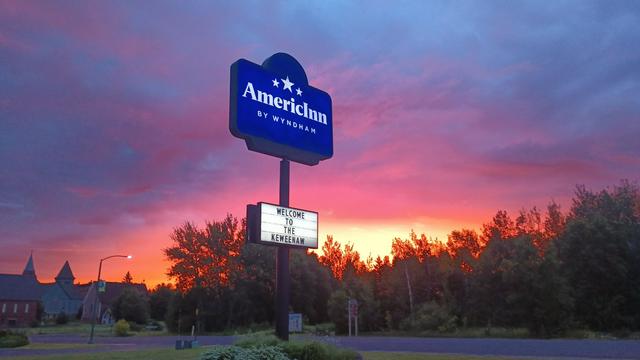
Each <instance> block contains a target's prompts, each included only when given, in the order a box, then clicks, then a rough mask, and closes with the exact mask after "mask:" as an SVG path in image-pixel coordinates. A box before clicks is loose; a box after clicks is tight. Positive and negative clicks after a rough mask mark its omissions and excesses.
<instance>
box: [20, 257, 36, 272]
mask: <svg viewBox="0 0 640 360" xmlns="http://www.w3.org/2000/svg"><path fill="white" fill-rule="evenodd" d="M22 275H30V276H33V277H34V278H35V277H36V268H35V267H34V266H33V251H32V252H31V254H30V255H29V260H27V265H25V267H24V270H23V271H22Z"/></svg>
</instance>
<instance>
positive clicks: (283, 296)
mask: <svg viewBox="0 0 640 360" xmlns="http://www.w3.org/2000/svg"><path fill="white" fill-rule="evenodd" d="M289 165H290V164H289V160H286V159H282V160H280V206H287V207H288V206H289V168H290V166H289ZM290 281H291V280H290V277H289V248H288V247H286V246H278V257H277V259H276V335H277V336H278V337H279V338H280V339H282V340H285V341H288V340H289V290H290V285H291V283H290Z"/></svg>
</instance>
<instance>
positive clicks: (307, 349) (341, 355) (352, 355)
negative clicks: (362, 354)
mask: <svg viewBox="0 0 640 360" xmlns="http://www.w3.org/2000/svg"><path fill="white" fill-rule="evenodd" d="M280 347H281V348H282V350H283V351H284V352H285V354H287V356H289V358H290V359H297V360H354V359H356V358H357V357H358V354H357V353H356V352H354V351H352V350H347V349H340V348H337V347H335V346H332V345H329V344H325V343H321V342H317V341H312V342H295V341H291V342H283V343H281V344H280Z"/></svg>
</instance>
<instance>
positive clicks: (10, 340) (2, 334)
mask: <svg viewBox="0 0 640 360" xmlns="http://www.w3.org/2000/svg"><path fill="white" fill-rule="evenodd" d="M25 345H29V338H27V335H25V334H22V333H14V332H11V331H4V330H3V331H0V348H15V347H19V346H25Z"/></svg>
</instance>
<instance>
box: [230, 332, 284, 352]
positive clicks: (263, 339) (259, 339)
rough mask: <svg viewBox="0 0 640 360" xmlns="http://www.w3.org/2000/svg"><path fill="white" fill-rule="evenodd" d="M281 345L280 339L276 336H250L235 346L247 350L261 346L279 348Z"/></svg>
mask: <svg viewBox="0 0 640 360" xmlns="http://www.w3.org/2000/svg"><path fill="white" fill-rule="evenodd" d="M280 343H281V341H280V339H278V338H277V337H276V336H275V335H250V336H245V337H243V338H241V339H240V340H238V341H236V342H235V344H234V345H236V346H239V347H241V348H245V349H246V348H253V347H259V346H277V345H280Z"/></svg>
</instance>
